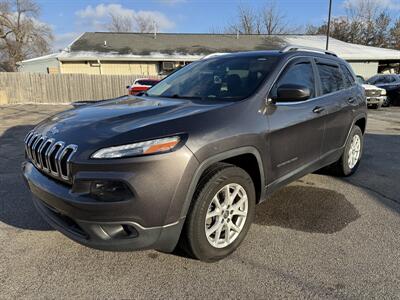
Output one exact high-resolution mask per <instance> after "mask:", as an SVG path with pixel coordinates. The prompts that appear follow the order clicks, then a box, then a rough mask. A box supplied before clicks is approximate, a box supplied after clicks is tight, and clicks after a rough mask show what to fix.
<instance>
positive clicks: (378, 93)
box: [365, 90, 381, 97]
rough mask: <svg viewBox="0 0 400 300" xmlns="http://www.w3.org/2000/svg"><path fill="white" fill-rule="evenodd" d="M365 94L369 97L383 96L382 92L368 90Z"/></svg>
mask: <svg viewBox="0 0 400 300" xmlns="http://www.w3.org/2000/svg"><path fill="white" fill-rule="evenodd" d="M365 94H366V96H367V97H379V96H380V95H381V91H380V90H366V91H365Z"/></svg>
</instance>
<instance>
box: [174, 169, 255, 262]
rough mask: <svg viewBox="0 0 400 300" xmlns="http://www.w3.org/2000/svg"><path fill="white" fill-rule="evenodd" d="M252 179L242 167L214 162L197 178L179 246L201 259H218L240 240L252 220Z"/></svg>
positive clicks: (231, 249) (230, 251) (233, 249)
mask: <svg viewBox="0 0 400 300" xmlns="http://www.w3.org/2000/svg"><path fill="white" fill-rule="evenodd" d="M255 203H256V196H255V189H254V184H253V181H252V179H251V177H250V175H249V174H247V172H245V171H244V170H243V169H241V168H238V167H236V166H233V165H231V164H226V163H217V164H215V165H214V166H212V167H211V168H210V169H208V170H207V171H206V172H205V174H204V175H203V176H202V178H201V179H200V182H199V184H198V186H197V189H196V192H195V194H194V196H193V200H192V204H191V207H190V209H189V212H188V215H187V217H186V223H185V227H184V229H183V232H182V236H181V240H180V247H181V248H183V250H184V251H185V252H186V253H187V254H188V255H189V256H191V257H193V258H197V259H199V260H202V261H207V262H212V261H217V260H220V259H222V258H224V257H226V256H228V255H229V254H231V253H232V252H233V251H235V250H236V248H237V247H238V246H239V245H240V244H241V243H242V241H243V240H244V238H245V236H246V235H247V232H248V230H249V229H250V226H251V223H252V222H253V219H254V210H255Z"/></svg>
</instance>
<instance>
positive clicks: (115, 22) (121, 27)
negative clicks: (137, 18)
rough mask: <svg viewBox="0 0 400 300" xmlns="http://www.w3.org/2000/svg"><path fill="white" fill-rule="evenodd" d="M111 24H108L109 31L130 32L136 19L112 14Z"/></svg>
mask: <svg viewBox="0 0 400 300" xmlns="http://www.w3.org/2000/svg"><path fill="white" fill-rule="evenodd" d="M110 17H111V22H110V24H108V30H109V31H113V32H130V31H132V26H133V22H134V19H133V18H132V17H131V16H130V15H126V16H122V15H119V14H116V13H110Z"/></svg>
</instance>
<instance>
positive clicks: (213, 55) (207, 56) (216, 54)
mask: <svg viewBox="0 0 400 300" xmlns="http://www.w3.org/2000/svg"><path fill="white" fill-rule="evenodd" d="M227 54H230V53H226V52H215V53H211V54H208V55H206V56H204V57H202V58H201V59H207V58H211V57H216V56H222V55H227Z"/></svg>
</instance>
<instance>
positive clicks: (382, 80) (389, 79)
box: [368, 75, 396, 84]
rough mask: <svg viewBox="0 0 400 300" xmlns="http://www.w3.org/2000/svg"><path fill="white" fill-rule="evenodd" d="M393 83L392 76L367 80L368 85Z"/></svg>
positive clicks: (376, 76) (378, 76)
mask: <svg viewBox="0 0 400 300" xmlns="http://www.w3.org/2000/svg"><path fill="white" fill-rule="evenodd" d="M395 81H396V78H395V77H394V76H389V75H375V76H373V77H371V78H370V79H368V83H370V84H380V83H391V82H395Z"/></svg>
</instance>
